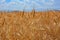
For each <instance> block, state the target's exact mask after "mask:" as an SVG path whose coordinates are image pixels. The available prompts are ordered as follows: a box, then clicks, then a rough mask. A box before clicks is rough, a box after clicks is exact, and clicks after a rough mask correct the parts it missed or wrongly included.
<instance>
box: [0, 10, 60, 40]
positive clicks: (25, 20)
mask: <svg viewBox="0 0 60 40" xmlns="http://www.w3.org/2000/svg"><path fill="white" fill-rule="evenodd" d="M0 40H60V11H44V12H35V11H32V12H18V11H14V12H0Z"/></svg>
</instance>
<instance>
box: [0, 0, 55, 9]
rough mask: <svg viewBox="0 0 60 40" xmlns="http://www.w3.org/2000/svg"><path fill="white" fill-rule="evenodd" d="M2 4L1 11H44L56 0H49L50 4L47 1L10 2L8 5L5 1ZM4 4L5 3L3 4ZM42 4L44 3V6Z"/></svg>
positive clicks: (13, 0) (2, 0)
mask: <svg viewBox="0 0 60 40" xmlns="http://www.w3.org/2000/svg"><path fill="white" fill-rule="evenodd" d="M1 2H2V4H1V5H0V10H1V9H8V10H9V9H11V10H13V9H14V10H19V9H20V10H23V9H24V8H25V9H26V10H31V9H32V8H33V7H34V8H35V9H39V8H43V9H44V8H48V7H49V6H52V5H53V4H54V0H48V2H46V0H23V1H20V0H11V2H9V3H8V4H7V3H6V2H5V0H1ZM3 2H5V3H4V4H3ZM38 2H39V3H38ZM40 3H42V4H43V5H42V4H40Z"/></svg>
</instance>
